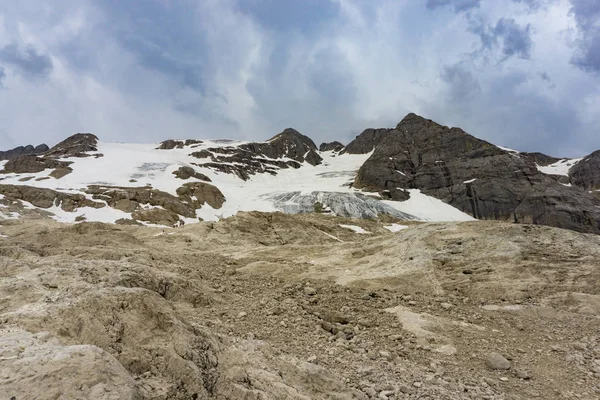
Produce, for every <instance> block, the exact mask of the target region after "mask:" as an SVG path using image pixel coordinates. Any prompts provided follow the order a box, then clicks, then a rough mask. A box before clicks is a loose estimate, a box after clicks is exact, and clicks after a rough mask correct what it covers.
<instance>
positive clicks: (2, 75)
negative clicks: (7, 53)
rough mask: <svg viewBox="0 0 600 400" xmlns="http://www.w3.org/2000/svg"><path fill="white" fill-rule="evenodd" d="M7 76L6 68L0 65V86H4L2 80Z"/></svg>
mask: <svg viewBox="0 0 600 400" xmlns="http://www.w3.org/2000/svg"><path fill="white" fill-rule="evenodd" d="M5 77H6V72H5V71H4V68H2V67H0V87H2V80H3V79H4V78H5Z"/></svg>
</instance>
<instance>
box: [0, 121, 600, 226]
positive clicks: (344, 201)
mask: <svg viewBox="0 0 600 400" xmlns="http://www.w3.org/2000/svg"><path fill="white" fill-rule="evenodd" d="M29 147H31V146H29ZM29 147H27V148H17V149H14V150H11V151H8V152H5V153H2V155H3V157H4V158H8V159H7V160H5V161H0V168H2V169H1V170H0V196H2V197H0V201H2V202H3V204H4V208H3V209H4V210H5V211H6V212H10V213H11V214H9V215H13V216H19V215H25V214H27V215H32V214H36V215H48V216H51V217H54V218H55V219H59V220H66V221H70V222H74V221H84V220H87V221H94V220H98V221H104V222H116V223H126V224H156V225H166V226H173V225H179V224H183V223H189V222H194V221H198V220H199V219H203V220H217V219H219V218H222V217H227V216H229V215H235V214H236V213H237V212H239V211H254V210H257V211H284V212H288V213H303V212H313V211H315V210H316V209H318V211H325V212H331V213H333V214H337V215H341V216H346V217H376V216H377V215H380V214H390V215H392V216H394V217H397V218H401V219H407V220H424V221H443V220H457V219H458V220H468V219H472V218H475V219H486V220H501V221H509V222H516V223H532V224H538V225H548V226H554V227H559V228H566V229H572V230H576V231H580V232H588V233H597V234H598V233H600V151H596V152H594V153H592V154H590V155H588V156H586V157H583V158H581V159H572V160H569V159H558V158H554V157H551V156H547V155H544V154H541V153H523V152H518V151H515V150H510V149H506V148H503V147H500V146H496V145H493V144H491V143H489V142H486V141H484V140H480V139H477V138H476V137H473V136H471V135H469V134H467V133H466V132H464V131H463V130H461V129H459V128H448V127H446V126H442V125H439V124H437V123H435V122H433V121H431V120H428V119H425V118H423V117H420V116H417V115H415V114H412V113H411V114H408V115H407V116H406V117H405V118H404V119H402V121H401V122H400V123H399V124H398V125H397V126H396V127H395V128H389V129H388V128H384V129H366V130H365V131H364V132H362V133H361V134H360V135H358V136H357V137H356V139H354V140H353V141H352V142H350V143H349V144H348V145H346V146H344V145H343V144H342V143H339V142H332V143H322V144H321V145H320V146H319V147H317V146H316V144H315V143H314V142H313V141H312V140H311V139H310V138H309V137H307V136H304V135H302V134H301V133H299V132H298V131H296V130H294V129H292V128H288V129H285V130H284V131H283V132H281V133H279V134H278V135H276V136H274V137H273V138H271V139H269V140H267V141H265V142H239V141H230V140H195V139H188V140H175V139H171V140H166V141H164V142H162V143H160V144H158V145H127V144H111V143H103V142H100V141H99V140H98V138H97V137H96V136H95V135H92V134H76V135H74V136H71V137H69V138H67V139H66V140H64V141H63V142H61V143H59V144H57V145H56V146H54V147H52V148H50V149H46V148H43V147H42V146H38V147H37V148H35V149H33V148H29ZM7 155H8V156H7ZM440 200H441V201H440ZM316 205H317V206H316ZM315 207H317V208H315ZM9 208H10V211H8V209H9ZM6 212H5V214H6Z"/></svg>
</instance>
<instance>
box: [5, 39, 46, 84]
mask: <svg viewBox="0 0 600 400" xmlns="http://www.w3.org/2000/svg"><path fill="white" fill-rule="evenodd" d="M0 62H1V63H3V64H5V65H9V66H11V67H12V68H14V69H15V70H16V72H17V73H19V74H21V75H22V76H23V77H25V78H26V79H31V80H33V79H40V78H46V77H47V76H48V74H50V72H51V71H52V67H53V65H52V59H51V58H50V57H49V56H47V55H44V54H40V53H38V51H37V50H36V49H35V48H34V47H33V46H27V47H25V48H19V47H18V46H17V45H16V44H9V45H6V46H4V47H3V48H1V49H0Z"/></svg>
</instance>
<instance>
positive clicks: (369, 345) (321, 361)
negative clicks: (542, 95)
mask: <svg viewBox="0 0 600 400" xmlns="http://www.w3.org/2000/svg"><path fill="white" fill-rule="evenodd" d="M393 222H398V221H393V220H391V219H390V220H378V221H368V220H349V219H343V218H337V217H331V216H326V215H284V214H279V213H275V214H265V213H241V214H239V215H238V216H237V217H232V218H229V219H226V220H223V221H221V222H218V223H200V224H196V225H190V226H185V227H181V228H176V229H165V230H163V229H159V228H148V227H135V226H114V225H105V224H100V223H83V224H79V225H66V224H59V223H56V222H53V221H49V220H45V219H28V220H10V221H3V222H2V223H0V399H2V400H4V399H5V398H6V399H10V398H14V399H15V400H21V399H34V398H35V399H61V398H81V399H87V398H89V399H195V398H196V399H203V398H207V399H369V398H375V399H523V400H525V399H531V398H539V399H573V398H580V399H598V398H600V236H595V235H585V234H579V233H576V232H572V231H566V230H560V229H554V228H548V227H541V226H528V225H514V224H506V223H500V222H484V221H476V222H461V223H431V224H422V223H411V224H407V225H408V227H407V228H406V229H403V230H400V231H398V232H390V231H389V230H388V229H386V228H385V226H389V225H390V224H391V223H393ZM398 223H401V224H405V225H406V223H403V222H398ZM340 224H346V225H355V226H360V227H361V228H363V229H364V230H365V231H367V232H369V233H356V232H354V231H353V230H352V229H348V228H344V227H341V226H340Z"/></svg>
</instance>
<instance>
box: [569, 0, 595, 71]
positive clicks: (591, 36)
mask: <svg viewBox="0 0 600 400" xmlns="http://www.w3.org/2000/svg"><path fill="white" fill-rule="evenodd" d="M571 5H572V6H571V10H570V13H571V14H572V15H573V16H574V18H575V21H576V23H577V27H578V29H579V38H578V40H577V43H576V45H577V49H576V51H575V54H574V55H573V58H572V59H571V62H572V63H573V64H574V65H576V66H578V67H579V68H581V69H583V70H585V71H588V72H592V73H600V2H598V1H593V0H571Z"/></svg>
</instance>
